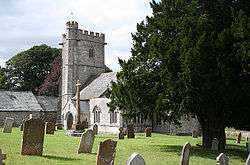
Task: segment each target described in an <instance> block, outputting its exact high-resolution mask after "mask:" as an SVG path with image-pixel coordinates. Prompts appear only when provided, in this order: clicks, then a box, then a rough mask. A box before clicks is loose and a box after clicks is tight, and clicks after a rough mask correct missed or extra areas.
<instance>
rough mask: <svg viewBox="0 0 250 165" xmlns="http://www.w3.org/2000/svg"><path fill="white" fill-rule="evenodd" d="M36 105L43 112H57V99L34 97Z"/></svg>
mask: <svg viewBox="0 0 250 165" xmlns="http://www.w3.org/2000/svg"><path fill="white" fill-rule="evenodd" d="M36 99H37V101H38V103H39V104H40V105H41V107H42V109H43V111H57V109H58V101H59V98H58V97H53V96H36Z"/></svg>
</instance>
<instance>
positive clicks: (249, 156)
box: [245, 154, 250, 165]
mask: <svg viewBox="0 0 250 165" xmlns="http://www.w3.org/2000/svg"><path fill="white" fill-rule="evenodd" d="M245 165H250V154H249V155H248V157H247V160H246V163H245Z"/></svg>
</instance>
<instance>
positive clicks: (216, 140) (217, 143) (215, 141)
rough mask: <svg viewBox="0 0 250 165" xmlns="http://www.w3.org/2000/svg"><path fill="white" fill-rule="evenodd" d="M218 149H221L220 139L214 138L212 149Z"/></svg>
mask: <svg viewBox="0 0 250 165" xmlns="http://www.w3.org/2000/svg"><path fill="white" fill-rule="evenodd" d="M218 149H219V141H218V139H216V138H214V139H213V140H212V148H211V150H213V151H218Z"/></svg>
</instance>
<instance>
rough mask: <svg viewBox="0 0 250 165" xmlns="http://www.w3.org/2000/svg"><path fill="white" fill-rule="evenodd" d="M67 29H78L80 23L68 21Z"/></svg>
mask: <svg viewBox="0 0 250 165" xmlns="http://www.w3.org/2000/svg"><path fill="white" fill-rule="evenodd" d="M66 28H74V29H78V23H77V22H76V21H68V22H66Z"/></svg>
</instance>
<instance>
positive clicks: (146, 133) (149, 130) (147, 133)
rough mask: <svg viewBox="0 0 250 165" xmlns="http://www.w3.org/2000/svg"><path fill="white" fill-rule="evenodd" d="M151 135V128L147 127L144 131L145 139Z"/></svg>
mask: <svg viewBox="0 0 250 165" xmlns="http://www.w3.org/2000/svg"><path fill="white" fill-rule="evenodd" d="M151 134H152V128H151V127H147V128H146V129H145V136H146V137H151Z"/></svg>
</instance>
